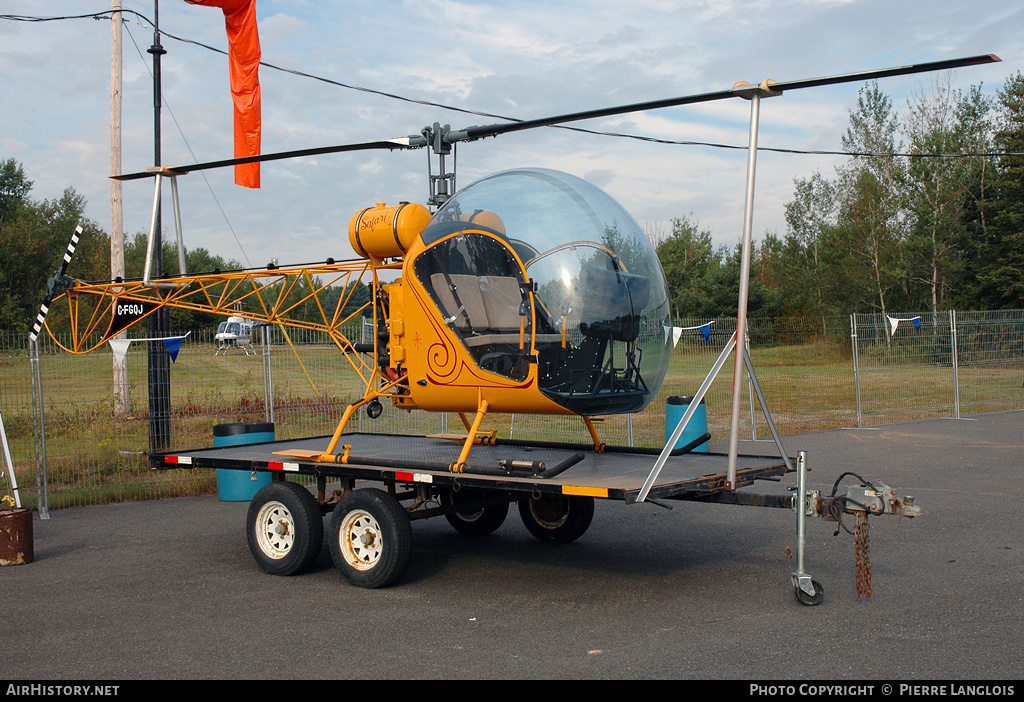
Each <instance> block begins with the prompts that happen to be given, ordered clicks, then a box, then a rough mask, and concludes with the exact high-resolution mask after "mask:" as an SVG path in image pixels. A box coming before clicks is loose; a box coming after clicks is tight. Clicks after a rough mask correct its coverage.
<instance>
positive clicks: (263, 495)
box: [246, 482, 324, 575]
mask: <svg viewBox="0 0 1024 702" xmlns="http://www.w3.org/2000/svg"><path fill="white" fill-rule="evenodd" d="M246 533H247V535H248V541H249V550H250V551H252V555H253V558H255V559H256V563H257V564H258V565H259V567H260V568H261V569H263V571H264V572H267V573H270V574H271V575H294V574H296V573H301V572H302V571H304V570H306V569H307V568H309V567H310V566H311V565H313V563H314V562H315V561H316V559H317V557H318V556H319V555H320V549H321V547H322V546H323V543H324V524H323V517H322V516H321V514H320V506H319V505H318V504H317V502H316V498H315V497H313V495H312V494H311V493H310V492H309V490H307V489H306V488H305V487H303V486H302V485H300V484H299V483H289V482H273V483H270V484H269V485H265V486H264V487H263V488H261V489H260V491H259V492H257V493H256V495H255V496H254V497H253V498H252V502H250V503H249V511H248V513H247V515H246Z"/></svg>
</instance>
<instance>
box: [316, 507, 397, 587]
mask: <svg viewBox="0 0 1024 702" xmlns="http://www.w3.org/2000/svg"><path fill="white" fill-rule="evenodd" d="M329 535H330V548H331V558H332V559H333V560H334V565H335V567H336V568H337V569H338V570H339V571H341V574H342V576H344V578H345V579H346V580H348V581H349V582H350V583H352V584H353V585H356V586H358V587H365V588H379V587H387V586H388V585H390V584H391V583H393V582H394V581H395V580H397V579H398V578H399V577H400V576H401V575H402V573H403V572H405V568H406V566H408V565H409V557H410V554H411V553H412V527H411V526H410V524H409V515H408V514H406V512H405V510H404V509H402V505H401V504H399V502H398V500H397V499H395V497H394V496H393V495H389V494H388V493H386V492H384V491H383V490H378V489H376V488H362V489H360V490H356V491H354V492H351V493H349V494H348V495H346V496H345V497H343V498H341V500H340V501H339V502H338V504H337V506H336V507H335V508H334V514H333V515H331V523H330V534H329Z"/></svg>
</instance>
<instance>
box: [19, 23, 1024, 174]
mask: <svg viewBox="0 0 1024 702" xmlns="http://www.w3.org/2000/svg"><path fill="white" fill-rule="evenodd" d="M120 12H121V13H122V14H131V15H134V16H136V17H138V18H139V19H140V20H142V21H144V22H145V23H146V24H148V25H149V26H150V27H153V22H152V20H150V19H149V18H148V17H146V16H145V15H143V14H142V13H140V12H137V11H135V10H128V9H122V10H120ZM112 16H113V13H112V12H111V11H110V10H106V11H103V12H93V13H87V14H81V15H61V16H53V17H33V16H29V15H0V20H10V21H19V22H54V21H62V20H77V19H95V20H101V19H112ZM122 21H125V20H123V19H122ZM159 31H160V34H161V35H163V36H166V37H167V38H169V39H174V40H175V41H179V42H182V43H185V44H192V45H193V46H198V47H200V48H203V49H206V50H208V51H212V52H214V53H217V54H221V55H222V56H227V55H228V53H227V51H224V50H223V49H218V48H217V47H215V46H210V45H209V44H204V43H203V42H200V41H196V40H195V39H188V38H186V37H179V36H177V35H175V34H171V33H170V32H167V31H164V30H159ZM260 65H261V66H264V67H266V68H269V69H273V70H275V71H280V72H282V73H287V74H290V75H294V76H298V77H301V78H308V79H310V80H315V81H319V82H321V83H326V84H328V85H333V86H335V87H339V88H344V89H346V90H355V91H358V92H363V93H368V94H371V95H378V96H380V97H384V98H388V99H390V100H397V101H400V102H407V103H411V104H416V105H423V106H425V107H434V108H437V109H440V110H448V111H451V112H458V113H461V114H466V115H473V116H476V117H487V118H488V119H500V120H505V121H508V122H522V121H524V120H522V119H518V118H515V117H508V116H506V115H500V114H494V113H491V112H481V111H478V110H470V109H466V108H462V107H454V106H452V105H445V104H443V103H439V102H433V101H430V100H421V99H417V98H411V97H406V96H403V95H398V94H396V93H389V92H385V91H382V90H376V89H374V88H367V87H364V86H359V85H352V84H350V83H343V82H341V81H337V80H333V79H331V78H325V77H323V76H318V75H315V74H312V73H307V72H305V71H300V70H298V69H293V68H284V67H282V66H277V65H275V64H272V63H268V62H266V61H260ZM549 126H551V127H554V128H556V129H565V130H569V131H574V132H580V133H583V134H591V135H595V136H606V137H614V138H618V139H632V140H634V141H643V142H648V143H653V144H665V145H668V146H703V147H708V148H714V149H724V150H731V151H746V150H747V148H748V147H747V146H745V145H737V144H720V143H715V142H707V141H694V140H677V139H665V138H661V137H652V136H645V135H641V134H627V133H622V132H612V131H604V130H595V129H586V128H584V127H572V126H568V125H562V124H556V125H549ZM757 150H758V151H764V152H768V153H779V154H789V155H796V156H846V157H863V158H911V159H929V158H1000V157H1007V156H1024V152H1019V151H1009V152H1002V151H998V152H997V151H986V152H974V153H918V152H894V153H874V152H867V151H852V152H851V151H829V150H816V149H787V148H778V147H768V146H758V147H757Z"/></svg>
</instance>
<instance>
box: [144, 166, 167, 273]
mask: <svg viewBox="0 0 1024 702" xmlns="http://www.w3.org/2000/svg"><path fill="white" fill-rule="evenodd" d="M153 181H154V183H155V185H154V186H153V216H152V217H151V218H150V220H149V241H148V242H147V243H146V266H145V269H144V270H143V271H142V284H143V285H147V286H148V285H149V283H150V281H151V280H152V274H151V269H152V266H153V255H154V249H155V248H156V240H157V235H158V234H159V232H158V231H157V226H158V220H159V219H160V186H161V185H162V184H163V176H161V175H160V174H159V173H157V174H156V176H155V177H154V178H153Z"/></svg>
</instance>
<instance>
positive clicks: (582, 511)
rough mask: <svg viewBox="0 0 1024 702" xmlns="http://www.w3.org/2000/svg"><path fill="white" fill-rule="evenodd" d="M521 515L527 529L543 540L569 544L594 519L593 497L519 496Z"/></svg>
mask: <svg viewBox="0 0 1024 702" xmlns="http://www.w3.org/2000/svg"><path fill="white" fill-rule="evenodd" d="M519 516H521V517H522V518H523V524H525V525H526V528H527V530H529V532H530V533H531V534H533V535H534V536H536V537H537V538H538V539H540V540H541V541H556V542H558V543H562V544H567V543H569V542H570V541H575V540H576V539H578V538H580V537H581V536H583V534H584V533H585V532H586V531H587V529H588V528H589V527H590V522H591V521H592V520H593V519H594V498H593V497H583V496H579V495H542V496H541V497H540V498H533V497H525V498H523V499H521V500H519Z"/></svg>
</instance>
